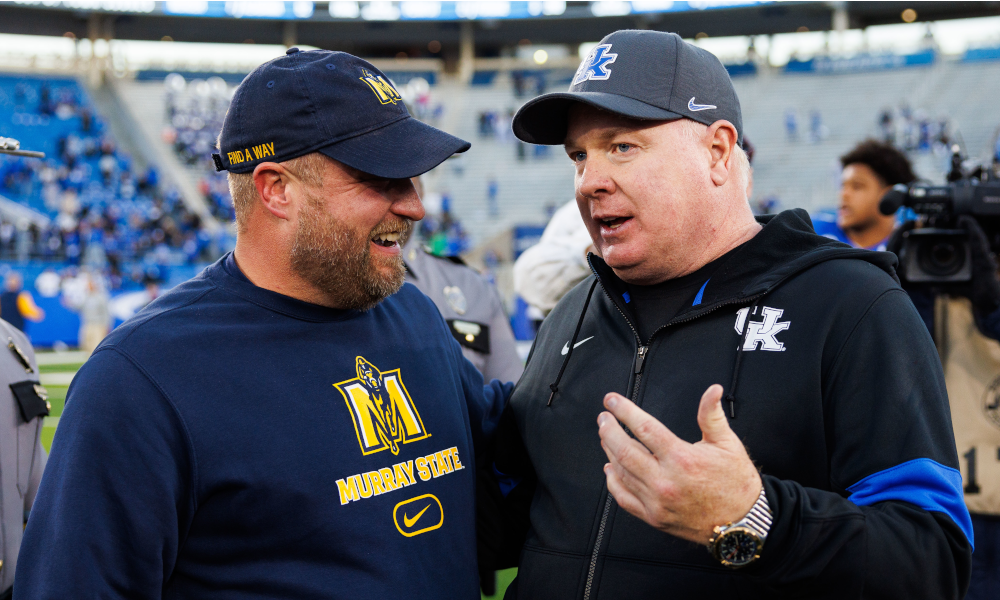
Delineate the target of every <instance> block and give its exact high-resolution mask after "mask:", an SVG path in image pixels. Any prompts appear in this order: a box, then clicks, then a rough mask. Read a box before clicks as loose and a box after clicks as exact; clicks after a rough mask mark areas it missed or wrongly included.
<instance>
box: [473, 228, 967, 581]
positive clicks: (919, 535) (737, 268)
mask: <svg viewBox="0 0 1000 600" xmlns="http://www.w3.org/2000/svg"><path fill="white" fill-rule="evenodd" d="M762 222H764V223H765V226H764V228H763V229H762V231H761V232H760V233H759V234H758V235H757V236H755V237H754V238H753V239H752V240H750V241H749V242H747V243H746V244H744V246H743V247H742V248H740V249H739V250H738V251H737V252H735V253H733V254H732V255H731V256H729V257H727V258H726V259H725V260H724V261H723V264H721V265H720V266H719V268H718V269H717V270H716V271H715V272H714V273H713V275H712V278H711V279H710V280H708V282H707V284H706V285H705V286H703V288H702V290H701V291H700V292H699V293H698V295H697V297H695V298H693V299H692V305H691V306H689V307H687V308H686V309H683V310H681V311H680V313H679V314H677V315H676V316H675V317H673V318H672V319H670V320H669V322H666V319H664V321H665V323H664V325H663V326H662V327H661V328H660V329H658V330H657V331H656V332H655V333H654V334H653V335H652V337H651V338H650V339H648V340H643V339H639V336H638V334H637V333H636V332H635V328H634V327H633V326H632V322H631V321H632V320H633V319H632V317H631V316H630V315H631V314H632V312H631V311H632V310H633V309H635V310H642V307H633V306H630V303H629V302H628V300H627V294H626V293H625V292H626V287H625V285H624V284H623V282H622V281H621V280H620V279H618V278H617V277H616V276H615V275H614V273H613V272H612V270H611V269H610V268H609V267H608V266H607V265H606V264H605V263H604V262H603V261H602V260H601V259H599V258H597V257H595V256H593V255H591V268H592V270H593V271H594V274H595V276H594V277H590V278H588V279H586V280H585V281H583V282H582V283H581V284H580V285H578V286H577V287H576V288H574V289H573V290H572V291H571V292H570V293H569V294H567V295H566V297H565V298H563V299H562V301H561V302H560V303H559V304H558V305H557V306H556V307H555V309H554V310H553V311H552V313H551V314H550V315H549V316H548V318H547V319H546V320H545V322H544V323H543V324H542V327H541V329H540V330H539V333H538V337H537V339H536V340H535V345H534V347H533V348H532V353H531V356H530V357H529V359H528V365H527V368H526V370H525V372H524V375H523V376H522V378H521V380H520V382H519V384H518V386H517V388H516V389H515V391H514V393H513V395H512V397H511V400H510V404H509V406H508V408H507V411H506V413H505V415H504V418H503V419H502V422H501V430H500V433H499V434H498V440H497V454H496V457H495V464H494V467H493V468H494V475H495V476H494V478H493V480H492V482H489V483H486V484H485V485H486V486H487V487H490V488H491V489H492V491H493V494H494V495H493V497H492V500H493V501H495V504H494V503H491V501H484V502H483V503H482V504H483V506H484V507H488V508H485V509H484V510H485V512H484V515H483V517H482V518H481V524H482V526H483V527H484V534H485V535H484V536H483V537H484V541H485V543H486V544H487V547H486V548H484V550H483V559H484V560H486V561H493V562H494V563H495V564H496V566H512V565H513V564H517V565H518V566H519V572H518V578H517V580H515V582H514V584H512V585H511V587H510V589H509V591H508V593H507V598H519V599H524V598H546V599H553V598H555V599H558V598H574V599H579V598H582V599H583V600H596V599H599V598H601V599H603V598H624V597H628V598H634V599H642V598H713V599H715V598H773V597H786V596H787V597H807V598H838V599H842V598H907V599H919V598H934V599H942V598H961V597H962V596H964V594H965V590H966V588H967V586H968V581H969V568H970V561H971V551H972V544H971V537H972V526H971V523H970V520H969V516H968V512H967V511H966V509H965V504H964V502H963V497H962V487H961V486H962V484H961V476H960V474H959V472H958V470H957V466H958V458H957V455H956V451H955V442H954V439H953V437H952V429H951V422H950V416H949V410H948V398H947V395H946V392H945V386H944V378H943V375H942V372H941V365H940V361H939V359H938V355H937V353H936V351H935V349H934V344H933V342H932V341H931V338H930V336H929V334H928V333H927V328H926V327H924V325H923V323H922V321H921V320H920V317H919V316H918V315H917V312H916V311H915V309H914V308H913V305H912V304H911V302H910V300H909V299H908V298H907V296H906V293H905V292H904V291H903V290H902V289H900V287H899V285H898V281H897V279H896V277H895V275H894V267H895V264H896V258H895V256H893V255H892V254H889V253H881V252H868V251H862V250H854V249H852V248H849V247H848V246H846V245H844V244H841V243H839V242H835V241H832V240H829V239H827V238H824V237H820V236H818V235H816V234H815V233H813V231H812V226H811V223H810V221H809V218H808V216H807V215H806V213H805V212H804V211H801V210H794V211H787V212H784V213H781V214H780V215H778V216H776V217H774V218H772V219H762ZM633 304H634V303H633ZM713 383H721V384H722V385H723V386H724V387H725V392H724V393H725V395H724V401H723V406H724V408H725V409H726V413H727V415H728V416H729V417H730V426H731V427H732V428H733V430H734V431H735V432H736V434H737V435H738V436H739V437H740V439H742V440H743V442H744V444H745V445H746V448H747V450H748V452H749V454H750V457H751V458H752V459H753V460H754V461H755V463H756V464H757V465H758V466H759V468H760V470H761V473H762V477H763V481H764V487H765V489H766V492H767V497H768V501H769V503H770V506H771V509H772V511H773V513H774V525H773V526H772V528H771V531H770V534H769V536H768V538H767V541H766V543H765V546H764V550H763V553H762V557H761V559H760V560H758V561H757V562H755V563H754V564H752V565H750V566H748V567H746V568H743V569H740V570H731V569H729V568H726V567H724V566H722V565H720V564H719V563H718V562H716V561H715V559H714V558H713V557H712V556H711V555H710V554H709V552H708V551H707V549H706V547H705V546H699V545H697V544H694V543H691V542H688V541H684V540H681V539H679V538H675V537H672V536H670V535H668V534H665V533H662V532H660V531H659V530H657V529H654V528H653V527H650V526H649V525H647V524H646V523H644V522H642V521H641V520H639V519H637V518H636V517H633V516H632V515H630V514H628V513H627V512H625V511H624V510H621V509H619V508H618V506H617V505H616V504H615V502H614V499H613V498H611V497H610V496H609V495H608V493H607V487H606V485H605V476H604V473H603V471H602V467H603V465H604V464H605V463H606V462H607V458H606V456H605V454H604V452H603V451H602V450H601V446H600V440H599V437H598V434H597V415H598V414H599V413H600V412H601V411H602V410H603V408H602V399H603V397H604V395H605V394H606V393H607V392H610V391H615V392H618V393H620V394H623V395H626V396H628V397H630V398H631V399H632V400H634V401H635V402H636V403H637V404H638V405H639V406H641V407H642V408H643V409H644V410H645V411H647V412H648V413H650V414H651V415H652V416H654V417H656V418H657V419H659V420H660V421H661V422H662V423H664V424H665V425H666V426H667V427H668V428H670V429H671V430H672V431H673V432H674V433H676V434H677V435H679V436H680V437H681V438H683V439H685V440H687V441H689V442H696V441H698V440H700V439H701V431H700V430H699V428H698V424H697V420H696V417H697V412H698V403H699V400H700V398H701V395H702V393H703V392H704V391H705V389H706V388H707V387H708V386H709V385H711V384H713ZM529 505H530V507H529ZM720 525H721V523H720ZM706 543H707V540H706ZM505 563H506V564H505Z"/></svg>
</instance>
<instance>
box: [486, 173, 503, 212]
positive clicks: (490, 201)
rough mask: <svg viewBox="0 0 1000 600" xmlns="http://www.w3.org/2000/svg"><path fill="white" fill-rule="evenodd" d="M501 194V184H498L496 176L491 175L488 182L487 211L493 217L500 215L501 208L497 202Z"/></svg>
mask: <svg viewBox="0 0 1000 600" xmlns="http://www.w3.org/2000/svg"><path fill="white" fill-rule="evenodd" d="M499 193H500V184H499V183H498V182H497V178H496V175H490V176H489V179H487V181H486V209H487V211H488V212H489V214H490V216H491V217H495V216H497V215H499V214H500V206H499V204H498V201H497V196H498V195H499Z"/></svg>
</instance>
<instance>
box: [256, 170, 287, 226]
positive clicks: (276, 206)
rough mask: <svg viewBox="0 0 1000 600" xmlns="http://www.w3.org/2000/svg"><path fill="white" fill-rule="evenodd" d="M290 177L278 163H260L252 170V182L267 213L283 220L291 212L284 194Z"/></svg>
mask: <svg viewBox="0 0 1000 600" xmlns="http://www.w3.org/2000/svg"><path fill="white" fill-rule="evenodd" d="M290 179H291V176H290V174H289V173H288V171H287V170H285V168H284V167H282V166H281V165H279V164H278V163H273V162H264V163H260V164H259V165H257V167H256V168H255V169H254V170H253V184H254V186H255V187H256V188H257V194H258V195H259V196H260V199H261V203H262V204H263V205H264V208H265V209H266V210H267V211H268V212H269V213H271V214H272V215H274V216H275V217H277V218H279V219H283V220H288V218H289V216H290V214H291V211H290V208H291V201H290V199H289V198H288V197H287V195H286V192H287V186H288V182H289V181H290Z"/></svg>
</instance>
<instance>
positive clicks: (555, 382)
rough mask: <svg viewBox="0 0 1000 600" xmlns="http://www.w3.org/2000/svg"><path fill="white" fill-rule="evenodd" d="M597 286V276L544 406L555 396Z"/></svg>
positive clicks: (549, 403)
mask: <svg viewBox="0 0 1000 600" xmlns="http://www.w3.org/2000/svg"><path fill="white" fill-rule="evenodd" d="M596 287H597V278H596V277H595V278H594V283H592V284H591V285H590V291H589V292H587V300H586V301H585V302H584V303H583V310H582V311H581V312H580V318H579V320H577V322H576V330H575V331H574V332H573V339H571V340H570V342H569V346H567V348H569V349H568V350H567V351H566V358H564V359H563V363H562V366H561V367H560V368H559V375H556V380H555V381H553V382H552V383H550V384H549V389H550V390H552V393H551V394H549V401H548V402H546V403H545V406H552V398H554V397H555V395H556V392H558V391H559V382H560V381H562V376H563V373H565V372H566V365H568V364H569V359H570V357H571V356H573V347H574V344H576V340H577V338H578V337H579V336H580V328H581V327H583V318H584V317H586V316H587V308H588V307H589V306H590V298H591V297H592V296H593V295H594V289H595V288H596Z"/></svg>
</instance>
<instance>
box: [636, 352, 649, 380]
mask: <svg viewBox="0 0 1000 600" xmlns="http://www.w3.org/2000/svg"><path fill="white" fill-rule="evenodd" d="M647 350H649V347H648V346H639V353H638V354H636V355H635V374H636V375H638V374H639V373H642V364H643V363H644V362H645V361H646V351H647Z"/></svg>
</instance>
